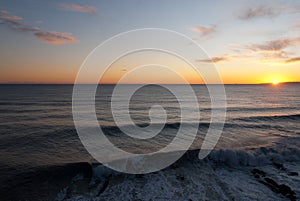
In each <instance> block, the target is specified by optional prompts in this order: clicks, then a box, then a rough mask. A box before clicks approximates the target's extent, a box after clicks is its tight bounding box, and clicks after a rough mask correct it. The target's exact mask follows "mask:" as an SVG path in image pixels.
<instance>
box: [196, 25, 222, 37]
mask: <svg viewBox="0 0 300 201" xmlns="http://www.w3.org/2000/svg"><path fill="white" fill-rule="evenodd" d="M191 29H192V30H193V31H195V32H197V33H199V34H200V35H201V36H207V35H211V34H213V33H215V32H216V31H217V28H216V26H215V25H214V26H209V27H204V26H197V27H192V28H191Z"/></svg>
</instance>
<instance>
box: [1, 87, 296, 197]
mask: <svg viewBox="0 0 300 201" xmlns="http://www.w3.org/2000/svg"><path fill="white" fill-rule="evenodd" d="M114 87H115V85H99V86H98V89H97V93H96V101H95V108H96V115H97V120H98V122H99V125H100V126H101V128H102V129H103V132H104V133H105V135H106V136H107V138H108V139H109V140H110V141H111V142H112V143H114V144H115V145H116V146H117V147H119V148H120V149H123V150H125V151H127V152H130V153H136V154H138V153H151V152H154V151H157V150H160V149H162V148H163V147H165V146H167V145H168V144H169V143H171V142H172V139H173V138H174V136H175V135H176V132H177V131H178V129H179V128H180V126H182V125H183V124H184V125H185V132H186V136H188V135H189V125H190V126H191V128H192V127H193V128H194V127H195V125H196V126H197V136H196V138H195V139H194V141H193V143H192V144H191V146H190V147H189V150H186V152H185V154H184V155H183V156H182V157H181V158H180V159H179V160H177V161H176V162H174V164H171V165H170V166H168V167H166V168H164V169H162V170H159V171H156V172H152V173H149V174H137V175H136V174H128V173H122V172H118V171H115V170H112V169H110V168H107V167H105V166H103V165H102V164H101V163H100V162H99V161H97V160H95V159H94V158H93V156H91V155H90V154H89V152H88V151H87V150H86V148H85V147H84V145H83V144H82V142H81V141H80V137H79V135H78V133H77V130H76V128H75V125H74V121H73V115H72V92H73V85H71V84H70V85H68V84H65V85H59V84H52V85H50V84H49V85H47V84H2V85H0V91H1V93H0V176H1V177H0V200H3V201H6V200H7V201H14V200H16V201H17V200H18V201H22V200H24V201H25V200H43V201H47V200H61V201H63V200H70V201H71V200H300V177H299V174H300V84H299V83H282V84H278V85H272V84H258V85H238V84H237V85H225V86H224V87H225V92H226V106H222V107H223V108H211V98H210V96H209V93H208V90H207V87H206V86H205V85H191V87H192V89H193V91H194V92H195V94H196V98H197V101H198V104H197V105H198V107H197V108H196V109H197V110H199V111H200V118H195V116H193V113H192V112H191V113H190V116H188V117H187V118H186V119H185V122H182V119H181V109H182V108H180V104H179V102H178V100H177V99H176V96H175V95H174V94H173V93H172V92H171V91H169V90H167V89H166V88H164V87H162V86H160V85H155V84H151V85H145V86H141V87H140V89H139V90H137V91H136V92H135V93H134V95H133V96H132V97H131V100H130V104H129V113H130V116H131V121H133V122H134V123H135V124H136V125H137V126H139V127H140V128H141V129H142V128H145V127H146V126H148V125H149V124H151V123H155V124H157V125H160V124H163V130H162V131H161V132H160V133H159V134H157V136H155V137H154V138H151V139H143V140H136V139H133V138H132V137H128V136H126V134H125V133H124V132H123V131H122V127H124V128H125V127H126V126H127V125H128V124H129V123H130V122H127V120H126V119H124V121H122V122H121V123H120V124H118V125H116V123H115V121H114V118H113V116H112V112H111V97H112V92H113V90H114ZM123 87H127V88H130V87H132V85H124V86H123ZM175 87H177V89H178V91H182V95H183V96H184V98H185V100H187V103H189V102H188V101H189V99H192V98H194V97H193V94H188V93H184V92H185V91H184V89H185V86H184V85H176V86H175ZM153 105H159V106H161V107H163V108H164V109H165V111H166V113H167V119H165V122H163V121H162V122H160V121H159V120H158V121H156V122H151V119H150V118H149V109H150V108H151V107H152V106H153ZM117 107H118V108H117V109H118V110H119V112H120V114H122V112H124V113H126V111H127V110H128V108H126V107H124V106H123V105H117ZM185 107H187V108H185V109H195V108H194V105H191V106H190V108H189V106H188V105H187V106H186V104H185ZM212 109H216V110H218V109H219V110H220V109H221V110H224V109H226V119H225V122H224V128H223V132H222V135H221V137H220V139H219V140H218V142H217V144H216V146H215V148H214V149H213V150H212V151H211V153H210V154H209V155H208V156H207V157H206V158H204V159H201V160H200V159H199V157H198V154H199V149H200V148H201V144H202V143H203V139H204V137H205V135H206V133H207V130H208V128H209V126H210V124H211V123H212V122H211V112H212ZM156 119H159V118H156ZM127 130H128V129H127ZM191 132H192V131H191ZM103 149H105V147H103ZM178 151H179V150H178ZM181 151H182V150H181ZM166 154H168V153H166Z"/></svg>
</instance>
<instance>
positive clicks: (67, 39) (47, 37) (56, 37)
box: [34, 31, 79, 45]
mask: <svg viewBox="0 0 300 201" xmlns="http://www.w3.org/2000/svg"><path fill="white" fill-rule="evenodd" d="M34 35H35V36H36V37H38V38H40V39H42V40H44V41H46V42H49V43H52V44H55V45H60V44H65V43H79V40H77V39H76V38H75V37H73V36H72V34H71V33H62V32H53V31H52V32H51V31H50V32H36V33H35V34H34Z"/></svg>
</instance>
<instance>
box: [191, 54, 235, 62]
mask: <svg viewBox="0 0 300 201" xmlns="http://www.w3.org/2000/svg"><path fill="white" fill-rule="evenodd" d="M229 60H230V58H229V56H227V55H226V56H225V55H224V56H221V57H212V58H211V59H198V60H196V61H198V62H202V63H219V62H225V61H229Z"/></svg>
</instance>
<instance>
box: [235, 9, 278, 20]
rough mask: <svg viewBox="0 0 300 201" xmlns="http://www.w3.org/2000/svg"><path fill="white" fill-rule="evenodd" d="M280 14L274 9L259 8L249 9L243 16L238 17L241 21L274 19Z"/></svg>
mask: <svg viewBox="0 0 300 201" xmlns="http://www.w3.org/2000/svg"><path fill="white" fill-rule="evenodd" d="M278 14H279V13H278V12H277V11H275V10H274V9H273V8H271V7H269V8H267V7H264V6H260V7H257V8H249V9H247V10H246V11H243V13H242V14H241V15H239V16H238V18H239V19H241V20H250V19H254V18H258V17H273V16H276V15H278Z"/></svg>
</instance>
